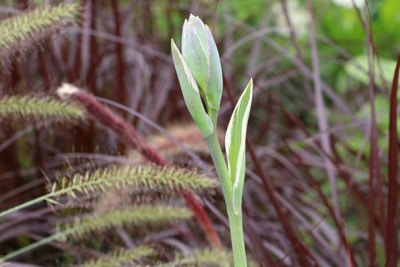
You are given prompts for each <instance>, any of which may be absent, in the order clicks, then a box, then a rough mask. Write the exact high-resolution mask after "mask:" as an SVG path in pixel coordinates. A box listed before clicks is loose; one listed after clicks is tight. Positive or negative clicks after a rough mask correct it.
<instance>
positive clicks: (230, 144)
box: [225, 80, 253, 214]
mask: <svg viewBox="0 0 400 267" xmlns="http://www.w3.org/2000/svg"><path fill="white" fill-rule="evenodd" d="M252 92H253V81H252V80H250V82H249V83H248V84H247V86H246V89H245V90H244V92H243V93H242V95H241V96H240V99H239V101H238V103H237V104H236V107H235V109H234V111H233V114H232V117H231V119H230V121H229V125H228V129H227V132H226V137H225V147H226V153H227V157H228V173H229V177H230V179H231V182H232V186H233V190H232V191H233V199H232V201H233V209H234V212H235V213H236V214H240V212H241V206H242V193H243V185H244V175H245V170H246V130H247V122H248V120H249V114H250V106H251V99H252Z"/></svg>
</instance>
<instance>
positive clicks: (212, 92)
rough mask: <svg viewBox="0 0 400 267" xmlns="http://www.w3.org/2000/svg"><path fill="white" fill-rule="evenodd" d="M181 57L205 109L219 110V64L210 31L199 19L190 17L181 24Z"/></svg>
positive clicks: (220, 78) (220, 87)
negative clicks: (191, 76)
mask: <svg viewBox="0 0 400 267" xmlns="http://www.w3.org/2000/svg"><path fill="white" fill-rule="evenodd" d="M182 56H183V58H184V60H185V62H186V64H187V65H188V67H189V69H190V71H191V73H192V75H193V78H194V79H195V80H196V82H197V84H198V87H199V89H200V94H201V96H202V97H203V100H204V102H205V104H206V106H207V109H214V110H219V108H220V103H221V96H222V89H223V88H222V69H221V62H220V58H219V53H218V49H217V46H216V44H215V41H214V39H213V37H212V34H211V31H210V29H209V28H208V26H207V25H205V24H204V23H203V22H202V21H201V19H200V18H199V17H195V16H193V15H190V17H189V20H185V23H184V24H183V36H182Z"/></svg>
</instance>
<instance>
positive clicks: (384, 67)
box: [344, 55, 396, 87]
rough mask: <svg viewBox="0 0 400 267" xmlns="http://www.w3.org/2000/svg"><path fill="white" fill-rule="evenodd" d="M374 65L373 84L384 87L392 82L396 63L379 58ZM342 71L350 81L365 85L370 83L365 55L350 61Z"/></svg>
mask: <svg viewBox="0 0 400 267" xmlns="http://www.w3.org/2000/svg"><path fill="white" fill-rule="evenodd" d="M374 63H375V64H374V72H375V83H376V84H377V85H378V86H380V87H385V84H386V85H387V84H390V83H391V81H392V78H393V72H394V69H395V68H396V61H395V60H391V59H385V58H380V59H379V61H375V62H374ZM344 70H345V72H346V73H347V74H348V75H350V76H351V78H352V79H356V80H358V81H359V82H361V83H363V84H365V85H368V84H369V83H370V78H369V75H368V57H367V55H361V56H358V57H356V58H354V59H352V60H350V61H349V62H347V63H346V64H345V66H344Z"/></svg>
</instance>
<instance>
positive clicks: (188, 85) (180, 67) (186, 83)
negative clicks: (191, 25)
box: [171, 40, 214, 137]
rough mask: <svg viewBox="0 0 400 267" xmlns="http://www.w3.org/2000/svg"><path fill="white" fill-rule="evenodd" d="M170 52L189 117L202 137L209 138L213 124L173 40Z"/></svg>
mask: <svg viewBox="0 0 400 267" xmlns="http://www.w3.org/2000/svg"><path fill="white" fill-rule="evenodd" d="M171 52H172V58H173V61H174V66H175V70H176V73H177V75H178V80H179V84H180V86H181V90H182V94H183V98H184V100H185V103H186V106H187V107H188V110H189V112H190V115H191V116H192V118H193V120H194V121H195V123H196V124H197V126H198V127H199V129H200V131H201V133H202V135H203V136H204V137H206V136H209V135H210V134H212V133H213V131H214V126H213V123H212V121H211V119H210V117H209V116H208V115H207V113H206V111H205V109H204V106H203V103H202V101H201V97H200V93H199V89H198V86H197V83H196V81H195V79H194V78H193V75H192V73H191V71H190V69H189V67H188V66H187V64H186V62H185V60H184V59H183V57H182V55H181V53H180V52H179V50H178V48H177V47H176V45H175V42H174V41H173V40H171Z"/></svg>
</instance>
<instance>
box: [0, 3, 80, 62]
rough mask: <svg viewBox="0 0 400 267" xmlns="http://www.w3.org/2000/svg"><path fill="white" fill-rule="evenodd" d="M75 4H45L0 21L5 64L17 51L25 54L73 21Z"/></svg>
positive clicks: (77, 11)
mask: <svg viewBox="0 0 400 267" xmlns="http://www.w3.org/2000/svg"><path fill="white" fill-rule="evenodd" d="M80 12H81V8H80V6H79V5H78V4H61V5H58V6H53V7H52V6H48V5H45V6H43V7H40V8H36V9H34V10H31V11H29V12H24V13H21V14H19V15H17V16H13V17H11V18H8V19H5V20H2V21H0V55H1V57H2V64H5V62H7V60H9V59H10V58H11V57H12V56H14V55H15V54H16V53H17V52H19V53H22V54H24V53H26V52H27V51H29V50H31V49H32V47H34V46H37V45H38V44H39V43H40V41H42V40H44V39H46V38H48V37H49V36H51V35H53V34H55V33H57V32H59V31H60V30H63V29H65V28H67V27H69V26H71V25H74V24H75V23H76V18H77V17H78V15H79V14H80Z"/></svg>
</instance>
